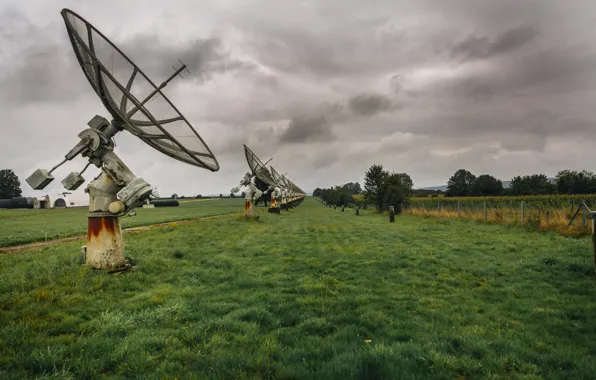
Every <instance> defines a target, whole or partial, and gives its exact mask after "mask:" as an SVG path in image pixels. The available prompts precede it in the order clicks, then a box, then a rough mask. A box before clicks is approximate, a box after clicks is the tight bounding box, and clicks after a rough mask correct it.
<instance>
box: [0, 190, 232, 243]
mask: <svg viewBox="0 0 596 380" xmlns="http://www.w3.org/2000/svg"><path fill="white" fill-rule="evenodd" d="M180 202H181V203H180V206H178V207H156V208H153V209H143V208H137V209H136V212H137V215H136V216H134V217H122V218H120V225H121V226H122V228H128V227H138V226H145V225H149V224H154V223H162V222H173V221H177V220H185V219H193V218H199V217H205V216H212V215H220V214H227V213H232V212H242V208H243V202H244V200H243V199H241V198H234V199H230V198H223V199H213V200H201V201H199V202H197V201H184V200H182V201H180ZM86 233H87V208H86V207H77V208H67V209H51V210H34V209H16V210H6V209H0V247H7V246H13V245H19V244H26V243H32V242H38V241H44V240H52V239H57V238H61V237H68V236H77V235H85V234H86Z"/></svg>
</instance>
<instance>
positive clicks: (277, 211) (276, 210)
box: [267, 207, 281, 214]
mask: <svg viewBox="0 0 596 380" xmlns="http://www.w3.org/2000/svg"><path fill="white" fill-rule="evenodd" d="M267 211H268V212H270V213H271V214H280V213H281V209H280V208H279V207H269V210H267Z"/></svg>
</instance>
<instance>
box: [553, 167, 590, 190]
mask: <svg viewBox="0 0 596 380" xmlns="http://www.w3.org/2000/svg"><path fill="white" fill-rule="evenodd" d="M555 187H556V189H557V193H559V194H591V193H594V192H596V176H595V175H594V173H592V172H589V171H587V170H582V171H580V172H578V171H575V170H561V171H560V172H558V173H557V175H556V176H555Z"/></svg>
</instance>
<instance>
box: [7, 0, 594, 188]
mask: <svg viewBox="0 0 596 380" xmlns="http://www.w3.org/2000/svg"><path fill="white" fill-rule="evenodd" d="M371 1H372V3H370V4H368V3H367V4H364V3H362V2H361V1H356V0H329V1H325V2H321V1H314V0H305V1H300V2H263V1H262V0H246V1H238V2H234V3H233V4H230V3H229V2H198V3H197V2H192V1H189V0H180V1H179V2H177V6H176V7H174V8H172V7H171V6H170V4H167V3H163V2H157V1H156V2H154V3H152V5H151V6H146V4H145V3H141V2H138V0H130V1H127V2H125V3H116V2H115V1H112V0H106V1H105V2H89V3H87V2H78V1H76V0H65V2H64V5H63V6H66V7H68V6H69V2H70V5H73V4H74V5H73V8H75V9H74V10H75V11H77V12H78V13H80V14H81V15H83V16H88V17H89V19H90V20H91V21H92V22H94V24H95V25H96V26H97V27H98V28H100V29H101V30H102V31H103V32H105V33H106V35H107V36H108V37H109V38H110V39H111V40H112V41H113V42H114V43H116V44H117V45H118V46H119V47H120V48H121V49H122V50H123V51H124V52H125V53H126V54H127V55H128V56H129V57H130V58H131V59H133V60H134V61H135V62H136V63H137V64H138V65H139V66H140V67H141V69H142V70H143V71H144V72H145V73H146V74H147V75H148V76H149V77H150V78H151V79H152V80H154V82H156V83H157V84H159V83H160V82H161V80H163V79H164V78H166V77H167V76H169V75H170V74H171V73H172V72H173V70H174V69H173V68H172V65H174V66H176V67H178V65H179V63H178V59H181V60H182V61H183V62H184V63H185V64H186V65H188V67H189V70H190V71H191V75H188V74H184V73H183V75H184V76H185V80H176V81H175V82H174V84H173V85H172V86H168V88H167V91H166V94H167V96H168V97H169V98H170V99H171V100H172V101H173V102H174V103H175V104H176V106H177V107H179V108H180V110H181V112H183V114H184V115H185V116H186V117H187V118H188V119H189V121H190V122H191V123H192V125H193V126H194V127H195V128H196V129H197V131H198V132H199V133H200V134H201V136H202V137H203V138H205V141H206V142H207V143H208V145H209V146H210V148H212V149H213V151H214V153H215V155H216V157H217V158H218V160H219V161H220V166H221V170H220V171H219V172H217V173H203V172H202V171H199V172H198V174H197V172H196V169H194V168H187V166H184V165H180V164H178V163H177V162H174V161H173V160H171V159H169V158H167V157H163V158H162V157H161V155H160V153H159V152H154V151H152V150H151V149H150V148H148V147H147V148H144V149H141V148H139V146H140V147H142V146H143V144H142V142H140V141H137V142H136V143H138V145H135V144H133V143H132V142H131V141H135V140H134V136H130V137H131V141H127V140H125V139H121V138H119V140H118V142H119V143H120V141H122V144H121V145H120V144H119V147H118V148H117V149H118V151H119V152H120V153H122V154H123V155H124V156H125V159H126V162H127V165H128V164H130V165H131V167H134V168H135V170H138V175H142V176H143V177H146V178H150V179H151V181H152V182H155V183H156V184H159V185H158V186H163V187H164V191H166V192H168V193H172V192H177V193H179V194H180V193H184V192H185V189H186V188H188V189H189V192H196V191H199V190H200V191H201V192H203V193H206V192H217V193H219V192H228V191H229V189H230V187H232V186H233V185H236V183H237V180H238V176H240V177H241V176H242V174H243V173H244V171H245V170H246V163H245V159H244V157H243V153H242V144H243V143H246V144H247V145H249V146H250V147H251V149H254V150H255V152H258V154H259V155H262V156H263V157H264V156H266V155H267V154H265V153H264V152H267V153H269V155H273V156H275V165H274V166H275V167H276V168H279V170H281V171H284V172H286V171H287V172H288V175H289V176H290V177H291V178H295V179H296V182H297V183H298V185H299V186H301V187H303V188H304V187H306V186H303V185H302V183H303V182H302V181H304V183H308V184H309V185H311V186H312V187H316V186H319V185H321V184H322V183H325V184H326V185H333V184H339V183H342V182H341V181H345V182H347V181H352V180H357V179H356V178H354V176H357V177H359V178H358V179H359V180H362V175H363V173H364V172H365V170H366V169H367V168H368V166H370V165H372V164H375V163H381V164H383V165H384V166H386V167H387V169H388V170H397V171H405V172H408V173H410V174H411V175H412V178H413V180H414V182H415V185H416V186H423V185H439V184H442V183H444V182H445V181H446V180H447V179H448V178H449V176H450V175H451V174H452V173H453V172H454V171H455V170H456V169H458V168H460V167H464V168H469V169H471V170H473V171H474V172H475V173H484V172H488V173H491V174H493V175H496V176H505V179H509V178H510V177H511V176H513V175H516V174H523V173H520V172H528V171H532V170H539V171H540V172H549V171H550V172H552V171H553V170H555V168H561V167H564V166H569V167H573V166H576V167H579V168H583V167H585V165H586V164H585V163H586V162H589V161H590V160H591V159H593V158H592V157H591V155H592V154H594V155H595V158H596V153H591V152H592V151H591V150H589V149H586V148H587V147H589V146H590V145H593V144H594V143H595V142H596V133H595V132H592V131H593V130H596V129H595V128H593V127H592V124H593V122H592V120H593V107H594V103H595V102H596V75H594V67H596V32H595V30H596V29H595V28H594V27H593V25H594V17H593V14H594V10H595V7H596V5H595V3H594V2H593V1H581V0H578V1H574V2H558V1H552V0H540V1H536V0H529V1H524V2H519V1H513V0H503V1H494V2H480V1H474V0H452V1H449V2H437V1H432V0H403V1H400V2H395V1H388V0H371ZM12 4H14V5H13V6H12V7H13V11H12V14H10V13H2V8H4V7H6V6H5V5H0V15H2V17H1V19H2V20H3V22H2V23H0V40H1V41H0V69H1V70H0V111H2V113H3V118H4V120H3V121H4V126H3V128H8V129H10V130H11V131H19V134H16V135H15V136H14V137H11V138H10V141H9V142H7V139H0V152H4V153H0V154H3V155H2V156H0V159H1V160H2V161H3V162H9V163H10V160H11V159H12V157H13V156H19V150H18V149H17V148H16V147H17V146H21V145H22V144H24V143H25V141H27V139H30V137H29V136H36V137H35V139H34V140H35V144H36V145H35V144H33V143H31V144H33V145H34V146H33V145H32V147H33V148H34V149H31V151H35V152H38V153H35V154H34V155H33V154H32V156H31V158H26V159H25V158H23V157H21V156H19V157H20V159H19V160H14V166H15V168H17V169H19V170H22V171H23V174H22V175H21V176H23V177H26V175H28V174H29V172H28V170H30V169H32V168H33V167H34V166H35V165H37V164H40V163H42V162H44V160H45V159H46V156H47V155H49V154H50V153H49V152H48V151H47V150H44V146H45V145H48V142H51V141H52V139H53V138H55V139H56V140H55V141H56V144H49V145H50V146H52V147H56V148H55V149H56V150H55V151H52V152H51V154H52V155H53V156H56V157H58V158H60V157H62V155H63V152H62V150H63V149H69V148H70V147H71V143H70V142H68V144H66V143H63V141H60V144H61V145H59V148H58V143H57V142H58V140H63V137H53V136H72V133H74V132H73V131H78V130H79V127H73V125H75V126H84V125H85V122H86V121H87V120H88V118H89V115H90V114H91V115H92V112H96V111H94V110H97V109H98V108H100V104H99V103H98V99H97V97H96V96H95V95H94V94H93V93H92V90H91V88H90V87H89V84H88V83H87V81H86V80H85V78H84V76H83V74H82V72H81V70H80V68H79V67H78V64H77V63H76V61H75V60H74V54H73V52H72V48H71V47H70V43H69V42H68V40H67V39H66V34H65V30H64V25H63V22H62V19H61V18H60V17H59V6H57V5H55V4H52V3H51V2H44V1H41V0H28V1H27V2H13V3H12ZM60 6H62V4H61V5H60ZM116 6H117V7H118V8H117V9H118V10H119V12H116V13H114V12H113V10H114V9H115V7H116ZM14 9H20V11H14ZM259 9H260V10H262V9H266V10H267V12H261V11H255V10H259ZM48 14H54V16H55V18H56V20H54V19H53V18H52V19H48V16H47V15H48ZM48 20H50V22H51V23H49V24H48ZM33 25H39V27H37V28H36V27H33ZM156 36H158V37H156ZM110 61H111V60H110V55H109V53H108V55H107V56H106V62H110ZM55 62H59V63H60V64H59V65H54V63H55ZM115 66H116V67H115V69H116V70H117V69H118V67H117V63H115ZM50 67H51V70H49V69H48V68H50ZM189 76H190V77H191V79H190V80H188V77H189ZM192 78H195V79H198V80H192ZM210 78H212V79H213V80H209V79H210ZM179 84H180V85H179ZM81 95H84V96H81ZM7 99H8V100H11V103H10V104H9V103H7V101H6V100H7ZM15 100H18V101H15ZM33 101H36V103H35V104H33V103H32V102H33ZM50 101H51V102H53V103H50ZM60 102H63V104H60ZM44 103H45V104H44ZM73 109H76V112H73ZM73 119H76V120H73ZM288 120H290V121H289V122H288ZM40 124H43V125H44V127H46V128H47V129H43V130H40V129H41V128H39V125H40ZM67 126H69V127H68V128H67ZM69 128H70V129H69ZM2 140H4V141H2ZM137 140H138V139H137ZM66 145H68V146H66ZM122 145H125V146H122ZM580 148H581V154H579V153H576V152H578V151H580ZM268 149H270V150H268ZM147 157H151V160H154V161H152V165H145V161H146V160H147V159H148V158H147ZM429 157H431V158H432V160H431V161H429V160H428V158H429ZM329 165H332V168H333V170H329V168H330V166H329ZM321 167H324V169H322V170H316V169H317V168H321ZM191 169H192V170H191ZM330 172H332V173H330ZM550 172H549V173H550ZM354 173H357V174H354ZM195 177H196V178H197V179H196V180H195V179H194V178H195ZM180 178H184V181H181V180H180ZM191 178H192V179H191ZM193 181H194V182H193ZM429 182H430V183H429ZM201 186H202V187H201ZM167 187H169V188H168V189H166V188H167ZM191 190H192V191H191ZM305 190H309V189H305ZM310 190H312V188H311V189H310Z"/></svg>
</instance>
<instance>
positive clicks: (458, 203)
mask: <svg viewBox="0 0 596 380" xmlns="http://www.w3.org/2000/svg"><path fill="white" fill-rule="evenodd" d="M459 210H460V208H459V201H457V217H458V218H459V215H460V214H459Z"/></svg>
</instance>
